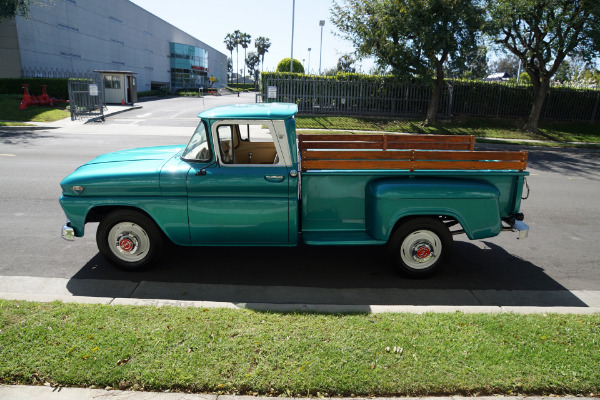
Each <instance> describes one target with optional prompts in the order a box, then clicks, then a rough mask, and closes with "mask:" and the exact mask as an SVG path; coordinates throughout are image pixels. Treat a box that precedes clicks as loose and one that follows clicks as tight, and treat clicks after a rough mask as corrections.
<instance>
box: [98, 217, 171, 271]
mask: <svg viewBox="0 0 600 400" xmlns="http://www.w3.org/2000/svg"><path fill="white" fill-rule="evenodd" d="M96 243H97V245H98V249H99V250H100V253H102V255H103V256H104V257H105V258H106V259H107V260H108V261H110V262H111V263H112V264H113V265H115V266H116V267H118V268H121V269H124V270H141V269H144V268H146V267H148V266H149V265H150V264H151V263H152V262H153V261H154V260H156V259H157V258H159V257H160V255H161V254H162V251H163V237H162V233H161V232H160V230H159V229H158V228H157V227H156V224H155V223H154V221H152V220H151V219H150V218H148V217H147V216H146V215H144V214H142V213H140V212H138V211H134V210H118V211H114V212H112V213H110V214H108V215H107V216H105V217H104V218H103V219H102V221H100V225H99V226H98V231H97V232H96Z"/></svg>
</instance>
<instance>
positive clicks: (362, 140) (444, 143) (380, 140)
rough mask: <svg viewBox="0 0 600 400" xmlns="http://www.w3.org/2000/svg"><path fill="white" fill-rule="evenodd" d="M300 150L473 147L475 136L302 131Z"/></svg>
mask: <svg viewBox="0 0 600 400" xmlns="http://www.w3.org/2000/svg"><path fill="white" fill-rule="evenodd" d="M298 140H299V141H300V150H302V149H304V148H307V149H308V148H310V149H379V150H403V149H404V150H410V149H413V150H471V151H472V150H473V149H474V148H475V136H452V135H394V134H391V135H386V134H377V135H310V134H308V135H306V134H302V135H298Z"/></svg>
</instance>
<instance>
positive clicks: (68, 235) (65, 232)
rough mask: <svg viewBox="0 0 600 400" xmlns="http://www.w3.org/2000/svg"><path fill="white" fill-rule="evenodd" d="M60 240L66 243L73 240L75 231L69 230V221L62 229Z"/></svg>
mask: <svg viewBox="0 0 600 400" xmlns="http://www.w3.org/2000/svg"><path fill="white" fill-rule="evenodd" d="M62 238H63V239H65V240H68V241H73V240H75V231H74V230H73V228H71V221H69V220H67V222H65V224H64V225H63V227H62Z"/></svg>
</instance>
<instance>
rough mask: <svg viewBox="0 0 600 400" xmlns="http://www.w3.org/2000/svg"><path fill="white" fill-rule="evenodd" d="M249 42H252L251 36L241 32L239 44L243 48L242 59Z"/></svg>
mask: <svg viewBox="0 0 600 400" xmlns="http://www.w3.org/2000/svg"><path fill="white" fill-rule="evenodd" d="M250 43H252V37H251V36H250V35H248V34H247V33H242V34H241V35H240V44H241V45H242V47H243V48H244V60H245V59H246V49H247V48H248V45H249V44H250ZM244 87H246V63H244Z"/></svg>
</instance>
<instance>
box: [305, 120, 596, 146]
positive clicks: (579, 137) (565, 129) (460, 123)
mask: <svg viewBox="0 0 600 400" xmlns="http://www.w3.org/2000/svg"><path fill="white" fill-rule="evenodd" d="M296 125H297V128H298V130H299V131H300V133H302V129H318V130H329V129H333V130H341V132H340V133H343V132H344V131H349V130H359V131H383V132H404V133H421V134H443V135H475V136H477V137H478V138H498V139H521V140H549V141H556V142H584V143H600V123H589V122H558V121H543V122H541V123H540V132H539V133H530V132H525V131H523V130H522V129H521V128H522V127H523V126H524V125H525V121H523V120H518V119H498V118H465V117H455V118H453V119H452V121H448V122H439V123H437V124H436V125H433V126H423V124H422V120H415V119H383V118H356V117H308V116H302V115H299V116H297V117H296ZM305 132H306V131H305Z"/></svg>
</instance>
